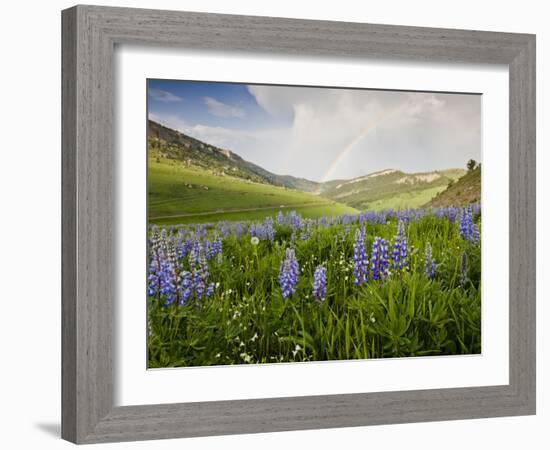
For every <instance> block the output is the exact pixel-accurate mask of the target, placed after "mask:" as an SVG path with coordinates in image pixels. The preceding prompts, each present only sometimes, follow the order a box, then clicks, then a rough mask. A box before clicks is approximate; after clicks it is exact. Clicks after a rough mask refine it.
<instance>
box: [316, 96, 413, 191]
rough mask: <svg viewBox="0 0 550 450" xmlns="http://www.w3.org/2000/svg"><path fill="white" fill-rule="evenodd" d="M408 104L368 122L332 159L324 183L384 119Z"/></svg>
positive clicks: (324, 176)
mask: <svg viewBox="0 0 550 450" xmlns="http://www.w3.org/2000/svg"><path fill="white" fill-rule="evenodd" d="M406 105H407V103H406V102H405V103H402V104H401V105H400V106H398V107H397V108H395V109H393V110H391V111H388V112H387V113H386V114H383V115H382V116H380V117H379V118H378V119H376V120H375V121H373V122H372V123H370V124H368V125H367V126H366V127H365V128H364V129H363V130H362V131H361V132H360V133H359V134H358V135H357V136H356V137H355V138H353V140H352V141H351V142H350V143H349V144H348V145H346V146H345V147H344V148H343V149H342V150H341V151H340V152H339V153H338V154H337V155H336V158H334V160H333V161H332V163H331V164H330V166H329V168H328V170H327V171H326V172H325V174H324V175H323V178H322V179H321V182H322V183H324V182H326V181H329V180H331V179H332V177H333V174H334V172H335V171H336V169H337V168H338V166H339V165H340V163H341V162H342V161H343V160H344V159H345V158H346V157H347V156H348V155H349V154H350V152H351V151H352V150H353V148H354V147H355V146H356V145H357V144H358V143H359V142H361V141H362V140H363V139H364V138H365V136H367V135H368V134H369V133H370V132H371V131H372V130H374V129H375V128H377V127H378V126H379V125H380V124H381V123H383V122H384V121H386V120H387V119H388V118H389V117H391V116H393V115H395V114H398V113H399V112H401V111H402V110H403V109H404V108H405V106H406Z"/></svg>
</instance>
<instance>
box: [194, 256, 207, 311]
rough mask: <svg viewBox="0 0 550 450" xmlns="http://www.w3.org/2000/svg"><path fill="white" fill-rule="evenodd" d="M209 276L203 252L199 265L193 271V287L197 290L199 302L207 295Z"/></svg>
mask: <svg viewBox="0 0 550 450" xmlns="http://www.w3.org/2000/svg"><path fill="white" fill-rule="evenodd" d="M209 275H210V274H209V272H208V264H207V262H206V258H205V256H204V254H202V252H201V253H200V254H199V260H198V264H196V266H195V268H194V269H193V287H194V288H195V295H196V296H197V298H198V299H199V300H201V299H202V298H203V296H204V295H205V291H206V289H207V282H208V276H209Z"/></svg>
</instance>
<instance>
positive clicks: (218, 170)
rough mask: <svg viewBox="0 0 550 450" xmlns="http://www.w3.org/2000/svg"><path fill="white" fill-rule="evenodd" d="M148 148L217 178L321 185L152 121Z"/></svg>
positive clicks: (305, 186)
mask: <svg viewBox="0 0 550 450" xmlns="http://www.w3.org/2000/svg"><path fill="white" fill-rule="evenodd" d="M147 138H148V149H149V151H150V154H151V152H158V154H159V155H160V156H162V157H165V158H169V159H177V160H180V161H183V162H185V163H186V164H187V165H188V166H195V167H202V168H204V169H207V170H209V171H211V172H212V173H213V174H215V175H217V176H226V175H230V176H232V177H236V178H242V179H244V180H250V181H254V182H257V183H266V184H271V185H273V186H282V187H286V188H289V189H297V190H300V191H304V192H316V191H318V190H319V183H316V182H314V181H310V180H306V179H304V178H297V177H293V176H290V175H276V174H274V173H272V172H269V171H268V170H265V169H264V168H262V167H260V166H257V165H256V164H253V163H251V162H249V161H246V160H244V159H243V158H241V157H240V156H239V155H237V154H235V153H233V152H232V151H230V150H226V149H222V148H219V147H216V146H214V145H210V144H207V143H205V142H202V141H199V140H198V139H195V138H192V137H191V136H187V135H185V134H183V133H180V132H179V131H176V130H172V129H170V128H168V127H165V126H163V125H161V124H159V123H157V122H154V121H152V120H149V121H148V125H147Z"/></svg>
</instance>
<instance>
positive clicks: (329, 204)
mask: <svg viewBox="0 0 550 450" xmlns="http://www.w3.org/2000/svg"><path fill="white" fill-rule="evenodd" d="M148 165H149V166H148V172H147V174H148V180H147V181H148V186H147V187H148V218H149V222H150V223H154V224H173V223H196V222H210V221H216V220H244V219H248V220H249V219H261V218H263V217H266V216H268V215H272V214H273V213H274V212H276V211H277V210H279V209H283V210H288V209H294V210H297V211H300V212H301V213H303V214H304V215H305V216H306V217H315V216H321V215H324V214H326V215H337V214H344V213H349V214H354V213H357V212H358V211H357V210H356V209H354V208H351V207H348V206H345V205H342V204H339V203H337V202H334V201H331V200H328V199H324V198H321V197H318V196H315V195H312V194H308V193H304V192H300V191H295V190H292V189H285V188H282V187H277V186H272V185H268V184H261V183H254V182H248V181H246V180H243V179H239V178H233V177H230V176H223V177H222V176H218V175H215V174H213V173H210V172H209V171H208V170H205V169H202V168H197V167H186V166H185V164H184V163H182V162H180V161H177V160H170V159H166V158H150V159H149V161H148ZM253 209H257V210H256V211H251V210H253ZM239 210H244V211H239Z"/></svg>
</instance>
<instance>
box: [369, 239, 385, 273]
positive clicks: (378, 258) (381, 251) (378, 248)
mask: <svg viewBox="0 0 550 450" xmlns="http://www.w3.org/2000/svg"><path fill="white" fill-rule="evenodd" d="M370 261H371V277H372V279H373V280H381V279H384V278H386V277H387V276H388V265H389V264H388V242H387V241H386V240H385V239H384V238H381V237H376V238H375V239H374V242H373V243H372V248H371V257H370Z"/></svg>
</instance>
